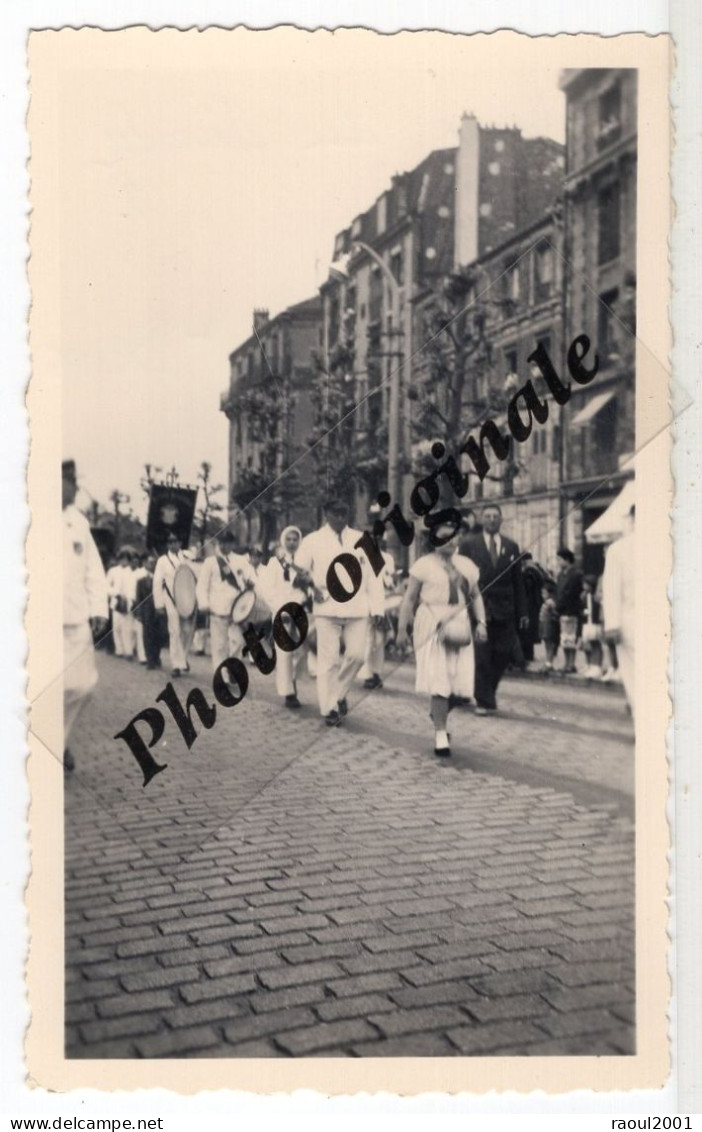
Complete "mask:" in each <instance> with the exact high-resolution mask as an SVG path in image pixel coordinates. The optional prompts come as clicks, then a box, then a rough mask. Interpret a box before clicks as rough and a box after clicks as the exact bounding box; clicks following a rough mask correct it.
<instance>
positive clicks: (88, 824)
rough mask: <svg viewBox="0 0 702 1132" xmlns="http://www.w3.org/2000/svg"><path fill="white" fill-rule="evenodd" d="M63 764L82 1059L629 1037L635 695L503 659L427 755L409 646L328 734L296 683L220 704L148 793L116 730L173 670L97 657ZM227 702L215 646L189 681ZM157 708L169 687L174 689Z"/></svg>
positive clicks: (548, 1051)
mask: <svg viewBox="0 0 702 1132" xmlns="http://www.w3.org/2000/svg"><path fill="white" fill-rule="evenodd" d="M99 667H100V671H101V682H100V685H99V687H98V690H97V694H96V695H95V697H94V699H93V701H92V703H91V704H90V706H89V708H88V709H87V710H86V712H85V714H84V716H83V717H82V720H81V722H80V724H79V726H78V728H77V730H76V733H75V737H74V741H73V743H72V747H73V750H74V754H75V757H76V771H75V773H74V774H73V776H71V777H70V778H67V779H66V787H65V802H66V835H65V844H66V877H67V889H66V933H67V934H66V947H67V988H66V997H67V1002H66V1023H67V1031H66V1033H67V1055H68V1056H72V1057H122V1058H129V1057H142V1058H162V1057H207V1058H214V1057H286V1056H287V1057H290V1056H295V1057H300V1056H305V1057H306V1056H317V1055H319V1056H323V1057H324V1056H328V1057H332V1056H333V1057H337V1056H351V1057H358V1056H361V1057H363V1056H367V1057H401V1056H422V1055H423V1056H451V1055H453V1056H460V1055H468V1056H471V1055H496V1054H513V1055H520V1056H523V1055H535V1056H541V1055H553V1054H561V1055H565V1054H583V1055H584V1054H602V1055H613V1054H626V1053H631V1052H633V1050H634V1030H633V1023H634V997H635V995H634V934H633V927H634V925H633V900H634V827H633V781H634V765H633V764H634V746H633V737H632V729H631V722H630V719H629V717H628V715H627V714H626V710H625V706H624V699H623V696H622V695H621V694H620V693H619V692H618V691H617V690H612V689H609V688H601V687H593V688H590V687H583V686H580V685H569V684H568V683H567V682H566V681H564V680H551V681H547V680H529V679H519V678H511V679H507V680H505V682H504V684H503V690H502V697H501V708H502V711H501V714H500V715H499V716H498V717H494V718H487V719H479V718H476V717H474V716H473V714H472V712H471V711H470V710H468V709H463V710H460V711H456V712H454V713H453V714H452V716H451V720H450V725H451V729H452V746H453V749H454V757H453V759H452V760H451V761H450V763H447V764H441V763H438V762H437V760H436V759H435V758H434V756H433V754H432V750H431V748H432V738H433V732H432V729H431V725H430V722H429V719H428V715H427V710H428V704H427V703H426V701H425V700H424V699H421V698H416V697H415V696H414V694H413V693H412V692H411V687H412V679H413V670H412V669H411V668H410V667H409V666H404V667H401V668H398V669H397V670H396V671H394V672H390V673H389V675H388V678H387V680H386V687H385V688H384V689H382V690H380V691H375V692H372V693H367V692H364V690H363V688H362V687H361V686H360V685H359V687H358V690H357V692H356V693H355V695H354V696H353V697H352V699H351V705H350V706H351V711H350V715H349V717H348V719H347V721H346V723H345V726H344V727H342V728H339V729H335V730H329V729H326V728H324V727H323V726H322V724H321V722H320V719H319V716H318V714H317V709H316V702H315V688H314V685H313V683H312V682H311V681H309V680H308V679H305V680H304V681H303V683H302V687H301V690H300V698H301V699H302V700H303V701H304V704H305V706H304V708H303V710H302V711H299V712H287V711H285V710H283V709H282V708H281V707H280V705H279V703H278V701H277V699H276V697H275V690H274V686H273V677H272V676H271V677H262V676H260V675H259V674H258V673H255V674H254V673H253V671H252V676H251V687H250V688H249V692H248V694H247V696H246V697H245V699H244V700H243V701H242V702H241V703H240V704H239V705H238V706H237V707H235V708H231V709H224V708H220V707H218V709H217V710H218V717H217V722H216V724H215V726H214V727H213V728H212V729H211V730H209V731H206V730H204V729H203V728H202V726H201V724H200V723H199V722H198V719H197V716H196V714H195V713H192V718H193V722H194V723H195V725H196V727H197V730H198V732H199V735H198V738H197V740H196V742H195V744H194V745H193V747H192V748H191V750H187V748H186V746H185V743H184V742H183V741H182V739H181V737H180V733H179V732H178V730H177V728H176V726H175V724H174V723H173V721H172V720H170V719H169V720H168V721H167V724H166V730H165V732H164V736H163V740H162V742H161V743H160V744H159V745H158V748H157V749H156V748H155V749H154V754H155V755H156V757H157V759H158V761H159V762H167V763H168V769H167V770H166V771H165V772H164V773H163V774H161V775H159V776H158V777H157V778H155V779H154V781H153V782H152V783H151V784H150V785H149V786H148V788H146V789H143V788H142V784H141V774H140V772H139V771H138V768H137V765H136V763H135V761H134V759H133V758H132V756H131V755H130V754H129V752H128V750H127V748H126V746H125V744H124V743H123V742H118V741H116V740H114V739H113V736H114V735H115V733H116V732H118V731H119V730H121V729H122V728H123V727H124V726H125V725H126V724H127V723H128V721H129V719H130V718H131V717H132V716H133V715H135V714H136V713H137V712H138V711H141V710H143V708H145V707H146V706H147V705H149V704H153V701H154V700H155V698H156V696H157V695H158V694H159V693H160V691H161V690H162V689H163V687H164V685H165V684H166V682H167V679H168V678H167V676H166V675H164V674H161V673H152V672H146V671H144V670H143V669H141V668H140V667H139V666H137V665H136V664H133V665H130V664H128V663H126V662H124V661H118V660H115V659H113V658H111V657H106V656H100V657H99ZM175 686H176V688H177V691H178V695H179V696H180V699H181V702H183V703H185V700H186V697H187V693H188V692H189V691H190V690H191V689H192V688H193V687H195V686H198V687H201V688H202V689H203V691H204V692H205V694H206V696H207V699H208V702H210V703H212V702H213V696H212V692H211V683H210V675H209V665H208V662H207V661H206V660H204V659H201V658H196V659H195V663H194V671H193V674H192V675H191V676H190V677H188V678H187V679H182V680H180V681H175ZM164 711H165V709H164Z"/></svg>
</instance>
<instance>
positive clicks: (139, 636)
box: [134, 617, 146, 664]
mask: <svg viewBox="0 0 702 1132" xmlns="http://www.w3.org/2000/svg"><path fill="white" fill-rule="evenodd" d="M134 637H135V640H136V654H137V660H138V661H139V662H140V663H141V664H146V649H145V648H144V626H143V625H142V623H141V621H137V619H136V617H135V618H134Z"/></svg>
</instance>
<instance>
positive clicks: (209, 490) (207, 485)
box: [195, 460, 224, 542]
mask: <svg viewBox="0 0 702 1132" xmlns="http://www.w3.org/2000/svg"><path fill="white" fill-rule="evenodd" d="M197 479H198V481H199V483H198V488H199V497H200V500H201V502H200V506H199V508H198V509H197V510H196V512H195V528H196V530H197V531H198V535H199V538H200V541H201V542H206V541H207V539H208V538H211V537H212V536H213V535H215V534H216V533H217V531H218V530H219V529H220V527H221V526H222V523H221V519H220V518H219V516H221V515H222V512H223V511H224V504H223V503H221V502H220V500H219V499H218V498H217V496H218V495H220V494H221V493H222V492H223V491H224V484H222V483H212V465H211V464H210V463H209V462H208V461H207V460H203V461H202V463H201V464H200V470H199V471H198V473H197Z"/></svg>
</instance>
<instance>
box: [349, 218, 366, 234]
mask: <svg viewBox="0 0 702 1132" xmlns="http://www.w3.org/2000/svg"><path fill="white" fill-rule="evenodd" d="M362 232H363V217H362V216H357V217H356V219H355V220H354V222H353V224H352V225H351V235H352V236H353V237H354V239H355V238H356V237H357V236H360V235H361V233H362Z"/></svg>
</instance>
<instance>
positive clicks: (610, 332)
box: [597, 287, 619, 358]
mask: <svg viewBox="0 0 702 1132" xmlns="http://www.w3.org/2000/svg"><path fill="white" fill-rule="evenodd" d="M618 298H619V289H618V288H617V287H615V288H614V289H613V290H611V291H605V292H604V293H603V294H601V295H600V302H599V306H598V308H597V349H598V352H599V353H600V354H602V355H603V356H604V357H605V358H609V357H611V356H612V354H614V353H616V349H617V334H616V320H615V311H616V307H617V299H618Z"/></svg>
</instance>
